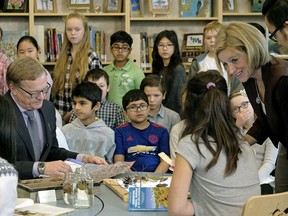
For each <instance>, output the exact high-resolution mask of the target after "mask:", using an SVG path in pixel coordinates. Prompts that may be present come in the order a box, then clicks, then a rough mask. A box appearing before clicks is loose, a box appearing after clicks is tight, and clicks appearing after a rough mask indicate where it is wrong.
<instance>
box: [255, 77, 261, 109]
mask: <svg viewBox="0 0 288 216" xmlns="http://www.w3.org/2000/svg"><path fill="white" fill-rule="evenodd" d="M254 81H255V87H256V92H257V97H256V103H257V104H260V103H261V98H260V95H259V90H258V86H257V82H256V79H254Z"/></svg>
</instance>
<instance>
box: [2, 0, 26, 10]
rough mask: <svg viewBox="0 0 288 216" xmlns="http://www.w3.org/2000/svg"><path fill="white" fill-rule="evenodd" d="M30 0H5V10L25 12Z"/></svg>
mask: <svg viewBox="0 0 288 216" xmlns="http://www.w3.org/2000/svg"><path fill="white" fill-rule="evenodd" d="M27 2H28V0H4V6H3V11H5V12H16V13H17V12H23V13H24V12H25V11H26V7H27Z"/></svg>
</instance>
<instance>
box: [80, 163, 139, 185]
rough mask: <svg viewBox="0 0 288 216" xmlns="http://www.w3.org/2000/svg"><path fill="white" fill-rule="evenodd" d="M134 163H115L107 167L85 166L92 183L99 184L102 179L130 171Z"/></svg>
mask: <svg viewBox="0 0 288 216" xmlns="http://www.w3.org/2000/svg"><path fill="white" fill-rule="evenodd" d="M133 164H134V162H117V163H114V164H108V165H95V164H86V165H85V166H84V167H86V168H88V170H89V172H90V175H91V177H92V178H93V180H94V182H100V181H102V180H103V179H107V178H111V177H114V176H116V175H118V174H121V173H125V172H128V171H130V168H131V167H132V165H133Z"/></svg>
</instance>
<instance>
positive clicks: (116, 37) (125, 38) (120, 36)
mask: <svg viewBox="0 0 288 216" xmlns="http://www.w3.org/2000/svg"><path fill="white" fill-rule="evenodd" d="M116 42H121V43H127V44H128V45H129V46H130V47H131V46H132V43H133V39H132V37H131V36H130V35H129V34H128V33H127V32H125V31H117V32H115V33H113V34H112V35H111V37H110V46H112V45H113V44H114V43H116Z"/></svg>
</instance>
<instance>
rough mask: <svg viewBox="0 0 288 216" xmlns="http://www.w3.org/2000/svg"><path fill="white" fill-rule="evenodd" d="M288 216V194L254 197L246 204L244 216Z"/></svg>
mask: <svg viewBox="0 0 288 216" xmlns="http://www.w3.org/2000/svg"><path fill="white" fill-rule="evenodd" d="M276 215H277V216H278V215H282V216H284V215H288V192H283V193H276V194H269V195H262V196H252V197H250V198H249V199H248V200H247V201H246V202H245V204H244V207H243V211H242V216H276Z"/></svg>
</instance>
